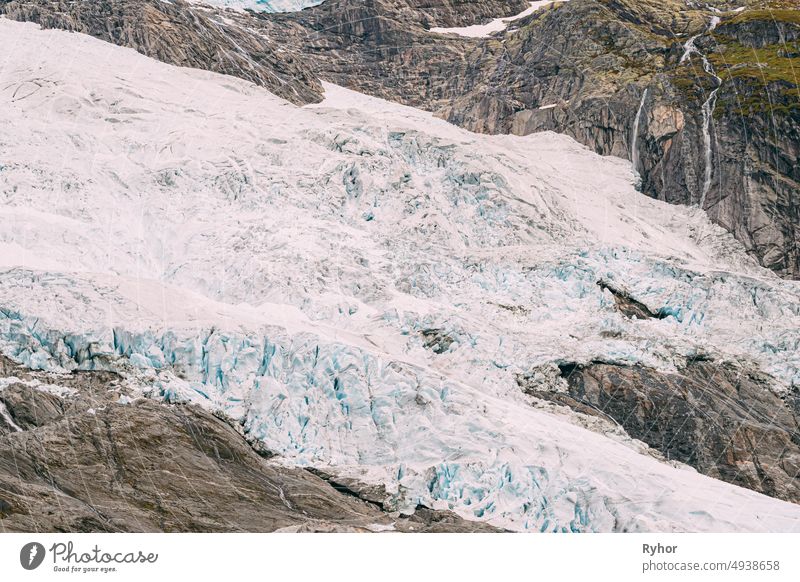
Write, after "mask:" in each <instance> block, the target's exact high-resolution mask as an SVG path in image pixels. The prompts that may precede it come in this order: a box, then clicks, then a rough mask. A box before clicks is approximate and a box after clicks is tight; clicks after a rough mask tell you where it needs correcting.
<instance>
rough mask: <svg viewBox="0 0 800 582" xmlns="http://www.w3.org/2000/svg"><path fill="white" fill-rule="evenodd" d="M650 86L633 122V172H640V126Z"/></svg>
mask: <svg viewBox="0 0 800 582" xmlns="http://www.w3.org/2000/svg"><path fill="white" fill-rule="evenodd" d="M649 91H650V88H649V87H647V88H646V89H645V90H644V93H642V101H641V103H639V111H637V112H636V121H634V122H633V136H632V137H631V164H632V165H633V172H634V173H635V174H637V175H638V174H639V148H638V142H639V126H640V125H641V122H642V113H643V112H644V102H645V100H646V99H647V94H648V92H649Z"/></svg>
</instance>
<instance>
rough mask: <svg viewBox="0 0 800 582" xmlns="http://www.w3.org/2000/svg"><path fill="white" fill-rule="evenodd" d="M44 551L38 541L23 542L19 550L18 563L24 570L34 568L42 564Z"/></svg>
mask: <svg viewBox="0 0 800 582" xmlns="http://www.w3.org/2000/svg"><path fill="white" fill-rule="evenodd" d="M44 553H45V552H44V546H43V545H42V544H40V543H38V542H31V543H29V544H25V545H24V546H22V549H21V550H20V552H19V563H20V564H22V567H23V568H25V569H26V570H35V569H36V568H38V567H39V566H41V565H42V562H43V561H44Z"/></svg>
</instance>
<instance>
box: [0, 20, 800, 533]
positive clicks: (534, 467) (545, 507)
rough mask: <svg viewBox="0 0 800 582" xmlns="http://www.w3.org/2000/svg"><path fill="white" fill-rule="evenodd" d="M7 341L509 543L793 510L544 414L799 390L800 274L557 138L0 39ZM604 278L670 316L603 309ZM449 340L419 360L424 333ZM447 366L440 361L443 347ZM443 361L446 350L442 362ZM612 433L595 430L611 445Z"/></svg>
mask: <svg viewBox="0 0 800 582" xmlns="http://www.w3.org/2000/svg"><path fill="white" fill-rule="evenodd" d="M0 55H2V56H0V102H1V103H2V106H1V107H0V197H1V198H2V206H0V348H2V350H3V351H4V352H5V353H6V354H8V355H10V356H11V357H14V358H16V359H17V360H18V361H21V362H23V363H25V364H26V365H29V366H32V367H34V368H40V369H48V370H55V371H60V370H64V369H75V368H82V369H100V368H103V369H109V368H110V369H116V370H119V371H121V372H122V373H123V374H125V375H126V376H127V377H128V378H129V381H130V382H132V383H134V384H135V385H137V386H139V387H140V390H141V392H142V393H143V394H145V395H148V396H149V397H152V398H163V399H165V400H168V401H171V402H174V401H186V402H194V403H197V404H199V405H201V406H204V407H206V408H209V409H213V410H216V411H218V412H222V413H225V414H227V415H228V416H229V417H230V418H231V419H232V420H233V421H234V422H238V423H240V424H241V427H242V430H243V431H244V432H245V433H246V434H247V436H248V437H249V438H254V439H260V440H262V441H263V442H264V443H265V445H266V446H267V447H269V448H270V449H271V450H273V451H275V452H276V453H278V454H279V455H281V459H282V461H281V462H284V463H288V464H292V465H299V466H303V465H305V466H309V465H313V466H318V467H322V468H327V469H329V470H333V471H334V472H336V473H338V474H342V475H348V476H352V477H357V478H359V479H362V480H363V481H366V482H369V483H376V484H379V483H382V484H384V485H385V486H386V488H387V491H388V493H389V495H390V497H391V499H392V502H393V503H394V504H395V505H396V507H397V508H398V509H403V510H408V509H410V508H413V507H414V506H416V504H418V503H422V504H425V505H428V506H431V507H435V508H450V509H452V510H454V511H456V512H458V513H459V514H460V515H462V516H464V517H467V518H470V519H479V520H486V521H489V522H490V523H493V524H495V525H498V526H502V527H507V528H510V529H514V530H532V531H609V530H612V529H615V530H626V531H673V530H677V531H797V530H798V529H800V506H797V505H793V504H789V503H785V502H782V501H779V500H776V499H772V498H769V497H766V496H763V495H760V494H757V493H755V492H752V491H749V490H745V489H742V488H738V487H735V486H732V485H729V484H726V483H723V482H721V481H716V480H713V479H710V478H707V477H704V476H702V475H699V474H697V473H696V472H694V471H692V470H690V469H688V468H685V467H683V468H682V467H676V466H673V465H670V464H667V463H665V462H661V461H659V460H657V459H655V458H653V456H651V455H648V454H643V449H644V448H645V447H644V445H642V444H641V443H636V442H631V441H630V439H625V438H623V437H620V436H619V435H616V436H615V435H610V436H606V435H604V434H601V433H600V432H593V431H589V430H586V429H585V428H583V426H581V424H582V421H581V420H580V418H578V417H577V416H576V415H574V414H572V413H569V414H567V413H564V412H561V413H556V411H554V410H553V409H552V408H547V407H542V406H536V405H535V403H534V402H533V401H531V400H530V399H529V397H527V396H525V395H524V394H522V393H521V391H520V389H519V388H518V386H517V384H516V381H515V374H518V373H525V372H530V371H531V370H538V371H539V376H540V378H541V381H542V382H543V383H555V384H557V383H558V382H559V381H560V380H559V379H558V378H557V369H556V368H555V364H554V363H555V362H560V361H588V360H591V359H593V358H602V359H604V360H608V361H617V362H621V363H642V364H646V365H649V366H654V367H657V368H659V369H663V370H672V369H674V367H675V366H676V365H679V364H680V363H682V362H683V361H684V359H685V358H686V357H690V356H692V355H694V354H696V353H698V352H703V353H706V354H710V355H711V356H712V357H718V358H722V357H725V358H737V359H743V360H748V361H752V362H754V363H756V364H758V365H760V366H761V367H762V368H763V369H765V370H767V371H769V372H770V373H772V374H774V375H775V377H776V378H777V379H778V380H779V382H780V383H781V385H782V386H783V387H784V389H788V388H789V387H790V386H791V385H792V383H793V382H794V383H798V365H799V364H800V362H798V360H799V359H800V356H798V353H799V352H800V350H799V349H798V347H800V332H799V331H798V330H799V329H800V325H799V324H800V301H798V286H797V284H796V283H792V282H786V281H781V280H779V279H778V278H776V277H775V276H773V275H772V274H771V273H769V272H767V271H765V270H762V269H761V268H760V267H758V266H757V265H755V264H754V263H753V262H752V261H751V260H750V259H749V258H748V257H747V256H746V255H745V254H744V252H743V251H742V250H741V248H740V247H739V245H738V244H737V243H736V242H735V241H734V240H733V239H732V238H731V237H730V236H729V235H728V234H726V233H725V232H723V231H722V230H721V229H719V228H718V227H716V226H713V225H711V224H710V223H709V222H708V220H707V219H706V217H705V215H704V214H703V213H702V212H701V211H699V210H698V209H696V208H686V207H677V206H670V205H666V204H664V203H661V202H658V201H655V200H652V199H649V198H646V197H644V196H642V195H640V194H639V193H637V192H636V191H635V189H634V187H633V182H634V176H633V174H632V172H631V169H630V166H629V164H628V162H627V161H624V160H620V159H615V158H602V157H599V156H597V155H595V154H594V153H592V152H590V151H588V150H587V149H586V148H584V147H582V146H580V145H578V144H577V143H575V142H574V141H572V140H571V139H569V138H567V137H564V136H560V135H555V134H551V133H544V134H538V135H531V136H527V137H516V136H485V135H476V134H471V133H469V132H466V131H463V130H461V129H458V128H456V127H454V126H451V125H449V124H447V123H445V122H443V121H441V120H438V119H435V118H433V117H432V116H431V115H429V114H426V113H422V112H419V111H417V110H414V109H410V108H406V107H402V106H399V105H395V104H391V103H388V102H385V101H381V100H378V99H373V98H369V97H366V96H363V95H359V94H357V93H354V92H351V91H347V90H345V89H342V88H339V87H335V86H331V85H327V86H326V92H327V98H326V100H325V102H324V103H322V104H321V105H319V106H313V107H306V108H298V107H295V106H293V105H291V104H289V103H287V102H285V101H282V100H280V99H279V98H277V97H275V96H273V95H272V94H270V93H268V92H267V91H265V90H263V89H261V88H259V87H256V86H253V85H252V84H249V83H247V82H244V81H242V80H239V79H235V78H230V77H225V76H220V75H216V74H212V73H208V72H204V71H197V70H190V69H180V68H176V67H172V66H169V65H165V64H162V63H158V62H156V61H153V60H150V59H147V58H146V57H144V56H141V55H139V54H137V53H136V52H134V51H132V50H128V49H124V48H120V47H116V46H112V45H109V44H105V43H103V42H101V41H99V40H96V39H93V38H90V37H87V36H83V35H79V34H71V33H66V32H61V31H52V30H48V31H42V30H40V29H39V28H38V27H36V26H35V25H31V24H20V23H15V22H10V21H6V20H4V19H0ZM600 279H603V280H607V281H610V282H613V283H615V284H617V285H619V286H622V287H624V288H625V289H627V290H628V291H629V292H630V293H631V294H632V295H633V296H635V297H637V298H638V299H640V300H641V301H643V302H645V303H646V304H648V305H649V306H650V307H651V308H653V309H659V308H663V309H666V310H667V311H668V312H670V313H672V314H673V316H672V317H668V318H666V319H663V320H647V321H637V320H630V319H626V318H624V317H622V316H621V315H620V314H619V313H618V312H617V311H616V310H615V308H614V301H613V298H612V297H611V295H610V294H609V292H608V291H603V290H602V289H601V288H600V287H599V286H598V285H597V284H596V283H597V281H598V280H600ZM428 329H439V330H442V332H443V333H444V334H446V335H448V336H449V337H450V338H452V340H453V343H452V344H451V345H450V346H449V347H447V349H446V350H444V351H443V353H440V354H437V353H435V352H434V350H431V349H426V347H425V346H424V341H425V340H424V337H423V336H422V331H423V330H428ZM440 347H442V346H440ZM439 351H442V350H439ZM610 437H613V438H610Z"/></svg>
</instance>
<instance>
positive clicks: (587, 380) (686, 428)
mask: <svg viewBox="0 0 800 582" xmlns="http://www.w3.org/2000/svg"><path fill="white" fill-rule="evenodd" d="M561 372H562V377H564V378H565V379H566V382H567V386H568V387H567V389H566V391H564V392H557V391H553V392H541V391H538V392H537V391H536V390H531V389H530V388H528V387H526V388H527V391H528V392H530V393H532V394H534V395H535V396H538V397H542V398H546V399H549V400H553V401H555V402H559V403H561V404H565V405H567V406H569V407H571V408H573V409H574V410H577V411H579V412H582V413H585V414H594V415H598V416H601V417H604V418H606V419H610V420H612V421H614V422H616V423H618V424H620V425H621V426H622V427H623V428H624V429H625V431H627V433H628V434H629V435H630V436H632V437H634V438H636V439H639V440H641V441H643V442H645V443H647V444H648V445H649V446H650V447H653V448H655V449H657V450H658V451H660V452H661V453H662V454H663V455H664V456H665V457H666V458H667V459H670V460H675V461H680V462H682V463H686V464H688V465H690V466H692V467H694V468H696V469H697V470H698V471H699V472H701V473H703V474H706V475H709V476H711V477H715V478H718V479H722V480H723V481H728V482H729V483H734V484H736V485H739V486H742V487H747V488H749V489H753V490H755V491H760V492H762V493H765V494H767V495H771V496H773V497H778V498H780V499H784V500H787V501H793V502H795V503H797V502H800V480H798V477H800V430H799V429H798V422H797V420H798V412H800V410H798V407H797V403H796V402H795V401H793V400H791V399H787V401H786V402H784V401H783V400H782V399H781V398H779V397H778V396H776V395H775V394H774V393H773V392H772V391H771V390H770V378H768V377H766V376H764V375H761V374H758V373H754V372H750V371H746V370H743V369H742V368H739V367H735V366H733V365H730V364H721V363H718V362H711V361H694V362H691V363H689V364H688V365H687V366H686V367H685V368H684V369H682V370H681V371H680V372H679V373H663V372H659V371H657V370H653V369H650V368H645V367H642V366H621V365H615V364H608V363H603V362H595V363H590V364H586V365H579V364H563V365H562V366H561Z"/></svg>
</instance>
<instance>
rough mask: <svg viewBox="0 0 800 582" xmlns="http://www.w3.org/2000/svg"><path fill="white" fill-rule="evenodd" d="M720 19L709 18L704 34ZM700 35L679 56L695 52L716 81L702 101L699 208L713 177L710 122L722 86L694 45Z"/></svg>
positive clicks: (708, 62)
mask: <svg viewBox="0 0 800 582" xmlns="http://www.w3.org/2000/svg"><path fill="white" fill-rule="evenodd" d="M719 22H720V19H719V16H714V17H712V18H711V23H710V24H709V26H708V28H707V29H706V31H705V33H704V34H708V33H709V32H712V31H713V30H714V29H715V28H717V25H718V24H719ZM699 37H700V35H699V34H698V35H695V36H693V37H692V38H690V39H689V40H688V41H686V44H684V45H683V47H684V53H683V56H682V57H681V61H680V62H681V63H683V62H685V61H687V60H688V59H689V57H690V56H691V55H692V54H696V55H698V56H699V57H700V60H701V61H702V63H703V70H704V71H705V72H706V74H708V75H711V76H712V77H714V81H715V82H716V85H717V86H716V87H715V88H714V90H713V91H711V93H710V94H709V96H708V99H706V101H705V103H703V107H702V112H703V148H704V152H705V168H704V169H705V172H704V176H703V190H702V193H701V195H700V208H703V207H705V204H706V196H707V195H708V191H709V190H711V180H712V179H713V177H714V152H713V149H712V143H711V124H712V123H713V120H714V108H715V107H716V104H717V93H718V92H719V90H720V87H721V86H722V79H721V78H720V77H719V76H718V75H717V73H716V71H715V70H714V66H713V65H712V64H711V62H710V61H709V60H708V58H707V57H706V56H705V55H704V54H703V53H701V52H700V51H699V50H698V49H697V46H696V45H695V41H696V40H697V39H698V38H699Z"/></svg>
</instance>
